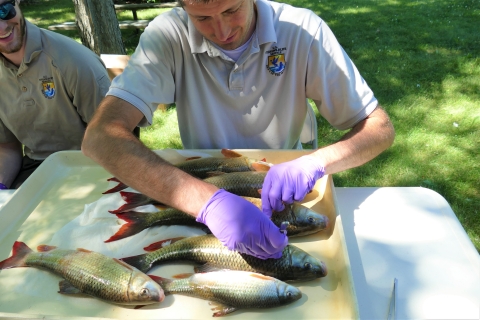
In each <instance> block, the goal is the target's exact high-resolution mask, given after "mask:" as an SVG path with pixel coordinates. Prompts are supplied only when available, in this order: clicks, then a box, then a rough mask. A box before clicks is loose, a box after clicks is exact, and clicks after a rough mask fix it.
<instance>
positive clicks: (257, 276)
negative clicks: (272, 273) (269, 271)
mask: <svg viewBox="0 0 480 320" xmlns="http://www.w3.org/2000/svg"><path fill="white" fill-rule="evenodd" d="M250 277H253V278H258V279H260V280H273V278H272V277H269V276H265V275H263V274H260V273H251V274H250Z"/></svg>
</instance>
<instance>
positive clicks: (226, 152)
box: [221, 149, 243, 158]
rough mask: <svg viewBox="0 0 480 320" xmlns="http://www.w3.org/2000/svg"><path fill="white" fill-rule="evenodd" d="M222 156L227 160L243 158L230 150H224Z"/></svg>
mask: <svg viewBox="0 0 480 320" xmlns="http://www.w3.org/2000/svg"><path fill="white" fill-rule="evenodd" d="M221 152H222V154H223V155H224V156H225V158H240V157H243V156H242V155H241V154H240V153H238V152H236V151H233V150H230V149H222V151H221Z"/></svg>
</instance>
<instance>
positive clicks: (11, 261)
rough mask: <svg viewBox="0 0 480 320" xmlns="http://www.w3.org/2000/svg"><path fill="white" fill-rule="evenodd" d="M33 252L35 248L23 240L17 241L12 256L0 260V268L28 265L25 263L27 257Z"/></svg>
mask: <svg viewBox="0 0 480 320" xmlns="http://www.w3.org/2000/svg"><path fill="white" fill-rule="evenodd" d="M32 252H33V250H32V249H30V248H29V247H28V246H27V245H26V244H25V243H23V242H21V241H15V243H14V244H13V247H12V256H11V257H10V258H7V259H5V260H3V261H0V270H2V269H9V268H17V267H26V266H27V265H26V264H25V259H26V258H27V256H28V255H29V254H30V253H32Z"/></svg>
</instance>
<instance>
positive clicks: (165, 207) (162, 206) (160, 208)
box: [153, 203, 170, 210]
mask: <svg viewBox="0 0 480 320" xmlns="http://www.w3.org/2000/svg"><path fill="white" fill-rule="evenodd" d="M153 206H154V207H155V208H157V209H158V210H165V209H167V208H170V207H169V206H166V205H164V204H163V203H159V204H155V205H153Z"/></svg>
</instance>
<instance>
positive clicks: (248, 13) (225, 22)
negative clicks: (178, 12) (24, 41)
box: [0, 0, 256, 50]
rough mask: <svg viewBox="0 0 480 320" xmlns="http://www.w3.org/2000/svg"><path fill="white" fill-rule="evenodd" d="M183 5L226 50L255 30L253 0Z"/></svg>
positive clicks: (198, 26)
mask: <svg viewBox="0 0 480 320" xmlns="http://www.w3.org/2000/svg"><path fill="white" fill-rule="evenodd" d="M0 1H1V0H0ZM183 8H184V9H185V11H186V12H187V14H188V15H189V17H190V19H191V20H192V22H193V24H194V26H195V28H196V29H197V30H198V32H200V33H201V34H202V35H203V36H204V37H205V38H207V39H208V40H210V41H212V42H213V43H215V44H216V45H217V46H219V47H220V48H222V49H225V50H233V49H236V48H238V47H240V46H241V45H242V44H244V43H245V42H246V41H247V40H248V39H249V38H250V36H251V35H252V33H253V31H254V30H255V21H256V19H255V8H254V4H253V0H210V1H209V2H208V3H204V2H203V1H200V2H190V1H189V0H185V5H184V6H183Z"/></svg>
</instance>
